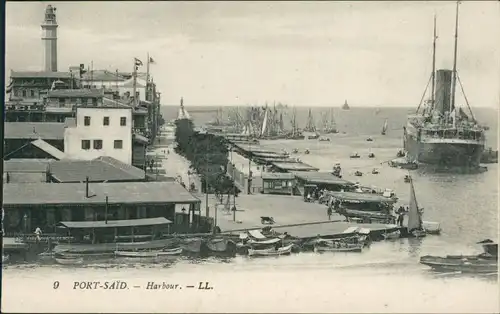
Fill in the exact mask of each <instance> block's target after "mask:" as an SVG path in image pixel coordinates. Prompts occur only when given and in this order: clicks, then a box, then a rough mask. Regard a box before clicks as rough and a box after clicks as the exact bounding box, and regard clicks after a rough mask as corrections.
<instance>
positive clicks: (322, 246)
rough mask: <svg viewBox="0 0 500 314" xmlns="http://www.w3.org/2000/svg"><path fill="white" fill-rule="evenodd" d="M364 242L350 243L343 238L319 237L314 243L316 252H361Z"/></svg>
mask: <svg viewBox="0 0 500 314" xmlns="http://www.w3.org/2000/svg"><path fill="white" fill-rule="evenodd" d="M363 246H364V243H362V242H360V243H348V242H345V241H343V240H337V241H335V240H329V239H318V240H317V241H316V243H315V245H314V252H317V253H321V252H361V251H362V250H363Z"/></svg>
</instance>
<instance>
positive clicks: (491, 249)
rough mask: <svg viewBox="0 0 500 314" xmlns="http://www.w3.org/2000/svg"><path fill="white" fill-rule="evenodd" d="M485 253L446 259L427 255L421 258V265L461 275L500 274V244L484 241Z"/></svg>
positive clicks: (450, 256) (453, 256)
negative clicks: (499, 246) (499, 253)
mask: <svg viewBox="0 0 500 314" xmlns="http://www.w3.org/2000/svg"><path fill="white" fill-rule="evenodd" d="M478 244H482V245H483V250H484V253H482V254H478V255H469V256H467V255H465V256H464V255H448V256H446V257H440V256H431V255H426V256H422V257H421V258H420V263H421V264H423V265H426V266H429V267H431V268H432V269H434V270H436V271H446V272H461V273H481V274H496V273H498V244H496V243H494V242H493V241H491V240H489V239H488V240H484V241H481V242H479V243H478Z"/></svg>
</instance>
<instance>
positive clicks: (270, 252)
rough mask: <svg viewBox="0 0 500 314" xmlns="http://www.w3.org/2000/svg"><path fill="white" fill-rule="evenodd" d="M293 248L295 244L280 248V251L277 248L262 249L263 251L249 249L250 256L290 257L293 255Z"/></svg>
mask: <svg viewBox="0 0 500 314" xmlns="http://www.w3.org/2000/svg"><path fill="white" fill-rule="evenodd" d="M292 247H293V244H290V245H287V246H284V247H280V248H278V249H275V248H268V249H262V250H254V249H248V255H249V256H280V255H288V254H290V253H292Z"/></svg>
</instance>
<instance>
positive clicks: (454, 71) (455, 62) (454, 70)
mask: <svg viewBox="0 0 500 314" xmlns="http://www.w3.org/2000/svg"><path fill="white" fill-rule="evenodd" d="M459 4H460V1H457V13H456V17H455V50H454V54H453V73H452V74H453V81H452V83H451V104H450V112H452V111H453V110H454V109H455V91H456V88H457V86H456V85H457V42H458V6H459Z"/></svg>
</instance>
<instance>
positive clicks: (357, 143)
mask: <svg viewBox="0 0 500 314" xmlns="http://www.w3.org/2000/svg"><path fill="white" fill-rule="evenodd" d="M205 108H206V107H205ZM196 109H200V108H196ZM164 110H165V111H164V113H165V117H166V119H173V118H175V116H176V114H177V107H166V108H165V109H164ZM187 110H188V111H189V110H190V108H189V107H187ZM307 110H308V109H307V108H297V111H298V115H299V119H300V120H299V123H302V124H305V121H306V119H307ZM323 110H324V109H323ZM321 111H322V110H321V109H313V114H315V115H316V116H317V119H318V120H319V116H320V113H321ZM409 111H410V110H409V109H395V108H381V109H380V111H379V112H378V113H376V111H375V109H374V108H370V109H360V108H353V109H351V110H350V111H341V110H337V111H336V120H337V125H338V128H339V129H340V131H341V132H346V134H337V135H334V136H332V142H327V143H324V142H322V143H320V144H318V143H317V142H296V144H295V145H297V146H299V147H306V146H308V148H310V150H311V154H310V155H307V156H308V158H309V160H308V161H307V162H310V163H311V164H314V165H317V166H318V167H320V168H324V167H325V168H326V167H330V165H331V163H333V162H336V161H338V160H340V161H341V162H342V164H343V165H344V164H346V165H347V166H344V168H346V170H345V171H346V177H348V178H349V176H350V169H351V166H352V167H353V168H356V167H358V168H359V167H360V168H363V167H365V168H369V167H372V166H373V165H372V164H368V162H371V163H374V162H375V161H373V160H372V161H369V160H368V159H364V160H360V161H359V162H360V163H361V165H359V164H358V165H357V166H355V165H354V164H349V162H353V161H349V160H348V158H346V156H348V154H349V151H350V150H358V151H360V153H362V154H364V153H365V152H367V151H368V150H370V151H373V152H375V154H376V155H377V161H381V160H384V159H385V158H388V157H389V156H393V155H394V154H395V152H396V151H397V149H399V147H400V146H401V143H402V134H401V133H402V130H401V127H402V125H403V124H404V121H405V116H406V114H407V113H408V112H409ZM474 114H475V115H476V116H477V119H478V120H480V121H482V122H484V123H486V124H487V125H489V126H490V131H488V134H487V136H488V146H491V147H493V148H494V149H497V133H498V122H497V116H498V112H497V111H495V110H488V109H486V110H480V109H479V110H475V111H474ZM192 116H193V118H194V120H195V123H203V122H208V121H210V120H212V119H213V114H210V113H192ZM386 118H387V119H388V121H389V132H388V134H387V136H386V137H384V138H381V137H380V136H376V138H375V141H374V142H371V143H370V142H366V141H365V140H364V138H365V136H368V135H372V134H376V135H377V134H380V129H381V127H382V124H383V121H384V120H385V119H386ZM335 136H336V137H335ZM264 144H265V145H274V146H275V147H279V146H280V145H281V146H283V147H288V146H287V145H288V144H286V143H284V142H276V143H275V144H274V143H269V142H268V143H264ZM301 158H302V157H301ZM306 158H307V157H306V156H303V159H304V160H305V159H306ZM380 167H381V168H382V170H381V173H380V174H379V175H378V176H368V175H366V176H364V177H363V178H360V179H359V181H361V182H369V183H370V184H377V185H378V186H381V187H384V186H387V187H392V188H394V189H395V190H396V192H397V194H398V196H400V198H401V199H405V198H407V195H408V191H407V190H408V185H405V184H404V183H403V182H402V177H403V176H404V173H403V172H401V171H397V170H394V169H393V168H387V167H385V166H383V165H380ZM414 176H415V178H414V179H415V185H416V190H417V194H418V196H417V197H418V200H419V204H420V205H421V206H423V207H424V208H425V213H424V215H425V217H424V220H430V221H438V222H440V223H441V226H442V228H443V233H442V235H441V236H429V237H427V238H424V239H422V240H408V239H401V240H396V241H393V242H383V243H375V244H374V245H372V247H371V248H370V249H369V250H367V251H366V252H363V253H362V254H345V255H344V254H335V255H331V254H323V255H315V254H309V253H307V254H306V253H304V254H297V255H292V256H289V257H281V258H271V259H253V260H252V259H247V258H241V257H238V258H235V259H232V260H226V261H220V260H215V259H208V260H204V261H192V260H181V261H177V262H171V263H159V264H147V263H138V264H134V265H130V264H95V265H87V266H85V267H79V268H70V267H65V266H55V265H52V266H37V265H16V266H5V267H4V269H3V274H2V279H3V280H2V311H5V312H15V311H23V312H47V311H50V312H75V311H77V312H94V311H95V312H125V311H126V312H344V313H346V312H372V313H373V312H398V313H402V312H413V313H417V312H433V313H437V312H462V313H465V312H467V313H478V312H498V311H499V309H500V308H499V297H498V295H499V289H498V281H497V280H496V277H494V278H491V277H474V276H458V275H438V274H434V273H432V272H430V271H429V270H428V269H427V268H425V267H423V266H421V265H420V264H419V263H418V259H419V256H421V255H425V254H460V253H475V252H479V251H480V250H481V249H480V248H479V247H477V246H475V245H474V243H475V242H477V241H480V240H483V239H485V238H491V239H497V238H498V167H497V165H496V164H495V165H488V171H487V172H485V173H481V174H473V175H472V174H470V175H457V174H454V175H453V174H432V173H421V172H417V173H416V174H415V175H414ZM110 280H122V281H125V282H127V284H128V286H129V287H130V289H127V290H106V291H100V290H98V291H95V290H84V291H83V290H78V289H77V290H74V289H72V288H73V285H74V282H75V281H100V282H104V281H110ZM54 281H58V282H59V283H60V286H59V288H58V289H53V282H54ZM149 281H155V282H167V283H172V284H179V285H180V286H183V287H184V288H183V289H182V290H147V289H145V288H146V285H147V283H148V282H149ZM200 281H201V282H209V283H210V285H211V286H213V289H212V290H198V289H196V288H191V289H190V288H186V286H187V285H195V286H196V287H198V285H199V282H200ZM134 285H136V286H139V288H133V287H132V286H134Z"/></svg>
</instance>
